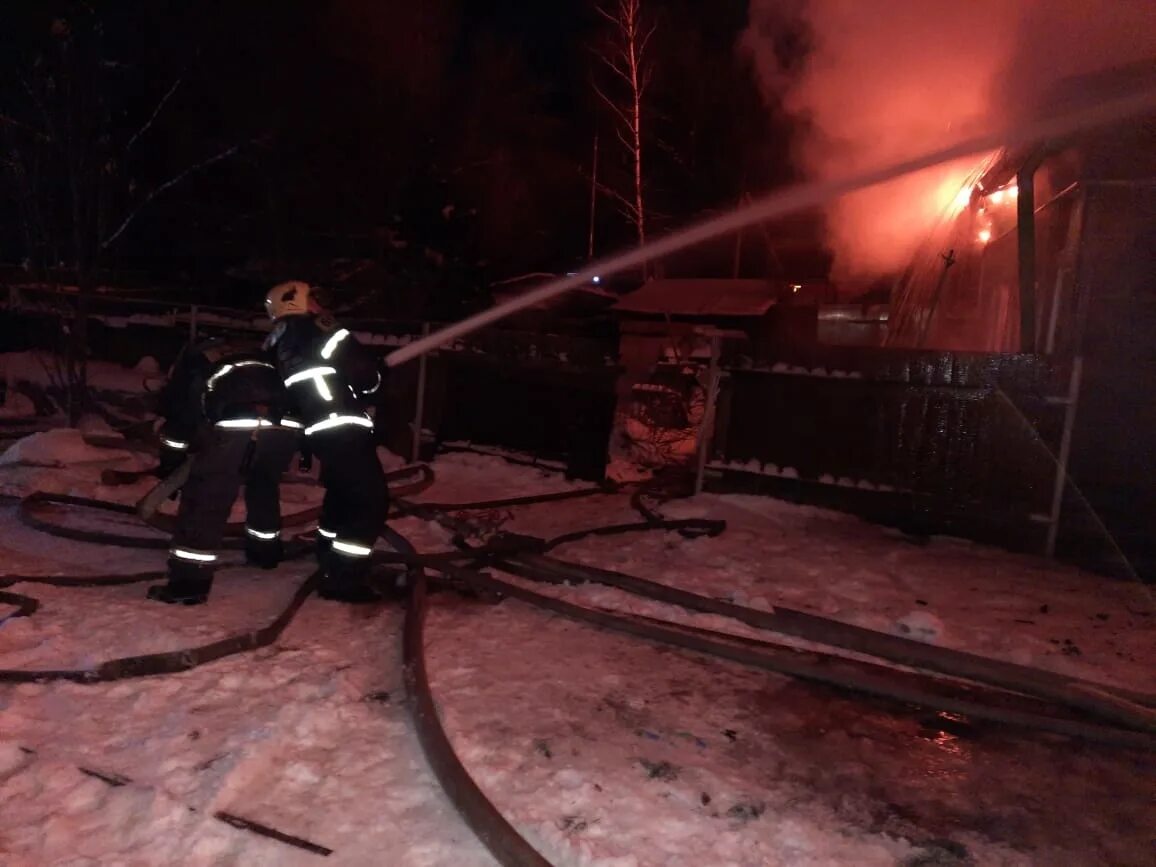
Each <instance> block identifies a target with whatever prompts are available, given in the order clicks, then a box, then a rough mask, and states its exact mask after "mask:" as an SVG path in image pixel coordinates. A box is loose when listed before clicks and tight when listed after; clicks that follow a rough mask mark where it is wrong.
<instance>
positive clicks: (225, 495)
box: [169, 428, 300, 594]
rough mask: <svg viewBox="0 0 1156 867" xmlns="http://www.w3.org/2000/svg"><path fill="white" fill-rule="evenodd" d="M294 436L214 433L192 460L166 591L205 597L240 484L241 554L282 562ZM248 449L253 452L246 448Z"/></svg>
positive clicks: (269, 431)
mask: <svg viewBox="0 0 1156 867" xmlns="http://www.w3.org/2000/svg"><path fill="white" fill-rule="evenodd" d="M299 436H300V434H299V433H297V432H296V431H292V430H283V429H279V428H261V429H259V430H257V432H256V435H255V436H254V432H253V431H252V430H228V429H222V428H213V429H212V430H211V431H210V432H209V433H208V435H207V436H206V437H205V441H204V443H203V444H202V445H201V447H200V448H199V449H198V451H197V452H196V453H195V454H194V455H193V465H192V468H191V470H190V473H189V480H188V482H186V483H185V486H184V488H183V489H182V492H181V503H180V508H179V511H178V513H177V526H176V530H175V531H174V532H173V540H172V547H171V548H170V549H169V586H170V588H172V589H173V590H177V589H178V587H177V585H180V587H179V589H181V590H185V589H187V590H189V591H192V592H197V588H199V590H200V592H201V593H204V594H207V593H208V591H209V588H210V587H211V586H212V581H213V569H214V565H215V563H216V560H217V554H216V549H217V547H218V546H219V545H220V544H221V538H222V536H224V533H225V525H226V523H228V520H229V512H230V511H231V510H232V507H233V502H234V501H235V500H236V499H237V492H238V490H239V489H240V487H241V485H242V484H243V485H244V486H245V553H246V557H247V559H248V560H249V561H250V562H251V563H254V564H256V565H260V566H266V567H269V568H271V567H272V566H275V565H276V564H277V562H279V561H280V559H281V499H280V484H281V475H282V474H283V473H284V472H285V470H286V469H287V468H288V466H289V461H290V460H291V459H292V458H293V454H294V453H295V452H296V451H297V444H298V437H299ZM250 446H252V448H251V449H250Z"/></svg>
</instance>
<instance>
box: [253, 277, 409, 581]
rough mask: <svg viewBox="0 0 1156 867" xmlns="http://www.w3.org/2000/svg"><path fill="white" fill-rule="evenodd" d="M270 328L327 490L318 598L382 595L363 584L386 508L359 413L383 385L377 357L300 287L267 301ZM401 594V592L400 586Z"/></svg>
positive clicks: (280, 288)
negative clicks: (270, 321) (272, 324)
mask: <svg viewBox="0 0 1156 867" xmlns="http://www.w3.org/2000/svg"><path fill="white" fill-rule="evenodd" d="M265 309H266V311H267V312H268V314H269V317H270V318H271V319H272V320H273V322H274V327H273V332H272V333H271V334H270V335H269V339H268V341H266V347H268V348H271V349H272V350H273V353H274V354H275V356H276V359H277V368H278V370H279V371H280V373H281V375H282V377H283V378H284V381H285V386H286V388H287V389H288V391H289V400H290V404H291V406H293V408H294V410H295V411H296V412H297V413H298V414H299V416H300V418H301V421H302V422H303V423H304V425H305V429H304V435H305V444H304V448H305V449H307V450H308V452H309V453H310V454H312V455H314V456H316V457H317V459H318V460H319V461H320V462H321V483H322V485H323V486H324V487H325V499H324V501H323V503H322V508H321V518H320V520H319V521H318V527H317V553H318V562H319V564H320V566H321V571H322V573H323V577H322V580H321V583H320V585H319V587H318V593H319V595H321V596H322V597H323V598H326V599H334V600H339V601H343V602H374V601H379V600H380V599H381V598H382V596H381V595H380V594H379V593H378V592H377V590H375V589H374V588H373V587H371V586H370V584H369V582H368V578H369V571H370V567H371V555H372V551H373V545H374V543H375V542H376V541H377V537H378V534H379V533H380V531H381V527H382V525H383V524H384V523H385V517H386V513H387V512H388V509H389V490H388V488H387V486H386V480H385V472H384V471H383V470H382V468H381V463H380V461H379V460H378V457H377V444H376V438H375V437H374V432H373V422H372V421H371V420H370V418H369V416H368V415H367V414H366V413H365V411H364V406H365V405H366V403H367V402H368V401H370V400H372V399H373V396H374V395H375V394H377V393H378V391H379V390H380V388H381V384H382V370H383V368H382V366H381V363H380V361H379V359H378V358H377V357H376V356H375V355H374V354H373V353H372V352H370V350H368V349H367V348H366V347H364V346H362V345H361V344H360V343H358V341H357V339H356V338H355V337H353V335H351V334H350V332H349V330H348V329H346V328H341V327H339V326H338V325H337V324H336V323H335V322H333V320H332V318H331V317H329V316H328V315H327V314H325V313H324V311H323V310H322V309H321V306H320V304H319V303H318V301H317V299H316V297H315V295H314V292H313V289H312V287H310V286H309V284H307V283H303V282H301V281H291V282H288V283H281V284H279V285H277V286H274V287H273V289H271V290H270V291H269V294H268V296H267V297H266V299H265ZM398 589H400V588H398Z"/></svg>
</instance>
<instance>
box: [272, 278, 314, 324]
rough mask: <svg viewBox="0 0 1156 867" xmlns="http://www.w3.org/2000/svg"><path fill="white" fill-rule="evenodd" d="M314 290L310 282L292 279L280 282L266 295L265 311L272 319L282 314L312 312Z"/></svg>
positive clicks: (295, 314)
mask: <svg viewBox="0 0 1156 867" xmlns="http://www.w3.org/2000/svg"><path fill="white" fill-rule="evenodd" d="M312 300H313V290H312V289H311V288H310V286H309V284H308V283H305V282H303V281H301V280H290V281H289V282H287V283H278V284H277V285H276V286H274V287H273V288H272V289H270V290H269V294H268V295H266V296H265V312H266V313H268V314H269V318H270V319H280V318H281V317H282V316H300V315H303V314H306V313H309V312H310V307H311V303H310V302H311V301H312Z"/></svg>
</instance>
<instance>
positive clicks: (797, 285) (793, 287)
mask: <svg viewBox="0 0 1156 867" xmlns="http://www.w3.org/2000/svg"><path fill="white" fill-rule="evenodd" d="M802 288H803V286H802V284H801V283H792V284H791V291H792V292H798V291H799V290H800V289H802Z"/></svg>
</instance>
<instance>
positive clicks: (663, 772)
mask: <svg viewBox="0 0 1156 867" xmlns="http://www.w3.org/2000/svg"><path fill="white" fill-rule="evenodd" d="M45 436H46V435H43V434H42V435H40V439H39V440H37V441H33V442H31V443H26V444H22V445H21V446H20V447H19V449H20V450H19V451H18V452H17V453H16V454H14V455H13V454H12V453H9V456H8V458H7V462H6V463H0V490H3V491H4V492H6V493H9V494H17V493H22V492H25V491H27V490H30V489H32V488H35V487H39V488H49V489H52V490H56V491H59V492H65V493H77V494H81V495H86V496H97V497H101V498H105V499H113V498H115V499H118V500H120V501H121V502H132V501H133V500H134V499H135V498H136V497H139V496H140V493H141V491H142V490H143V489H144V488H145V487H147V483H141V484H140V485H138V486H135V487H119V488H117V487H114V488H106V487H104V486H102V485H101V484H100V470H101V469H103V468H106V467H110V466H115V467H119V468H136V467H138V466H140V465H141V463H142V462H144V463H147V459H144V458H141V457H138V456H135V455H133V454H132V453H130V452H120V451H115V450H95V451H93V452H88V451H85V449H87V448H89V447H84V446H83V443H82V442H79V443H78V440H79V438H78V437H77V436H76V435H75V434H70V433H67V432H63V433H62V432H55V433H54V434H53V437H55V441H53V440H52V439H48V440H46V439H45ZM0 460H2V459H0ZM55 463H60V464H62V465H63V466H54V464H55ZM395 463H396V461H395ZM435 468H436V471H437V474H438V481H437V484H435V485H434V487H432V488H431V489H429V490H428V491H426V492H425V493H424V494H423V495H422V497H421V499H426V500H429V501H437V502H465V501H471V500H479V499H485V498H492V497H502V496H518V495H523V494H530V493H544V492H548V491H559V490H564V489H567V488H570V487H575V485H572V484H570V483H567V482H565V481H563V480H562V479H561V478H559V477H557V476H554V475H551V474H547V473H544V472H542V471H540V470H536V469H532V468H527V467H516V466H511V465H509V464H507V463H505V462H503V461H501V460H500V459H498V458H495V457H489V456H478V455H471V454H458V455H451V456H447V457H444V458H442V459H440V460H439V461H438V462H437V464H436V467H435ZM315 496H316V491H315V490H314V489H310V488H304V487H301V486H298V488H297V489H287V491H286V495H285V499H286V510H287V511H291V510H294V509H295V508H296V507H297V506H296V504H298V503H301V502H308V501H310V498H311V497H315ZM290 500H292V503H290ZM13 509H14V506H13V505H12V504H11V501H10V504H9V505H7V506H4V507H3V508H2V509H0V557H2V558H3V561H4V567H3V569H4V571H6V572H8V573H18V572H24V573H28V572H44V573H53V572H62V573H77V572H81V571H90V572H110V571H124V572H130V571H131V572H137V571H145V570H148V569H152V568H161V567H162V564H163V557H164V554H163V552H159V551H157V552H150V551H139V550H138V551H127V550H119V549H109V548H104V547H100V546H94V545H88V544H84V543H73V542H66V541H63V540H59V539H55V538H49V537H46V536H44V535H41V534H38V533H35V532H33V531H31V530H28V529H26V528H23V527H22V526H21V525H19V524H18V523H17V522H16V521H15V518H14V515H13ZM666 511H667V513H668V514H670V515H671V516H677V517H687V516H692V515H693V516H700V515H702V516H710V517H722V518H725V519H727V521H728V522H729V527H728V530H727V532H726V533H724V534H723V535H722V536H720V537H718V538H716V539H695V540H689V539H684V538H683V537H681V536H679V535H677V534H672V533H646V534H639V535H633V536H623V537H614V538H612V539H603V540H601V541H599V540H596V539H589V540H585V541H582V542H579V543H575V544H573V545H570V546H567V547H565V548H562V549H560V550H559V551H558V552H556V553H557V555H558V556H560V557H562V558H564V559H571V560H575V561H579V562H584V563H590V564H594V565H599V566H604V567H607V568H614V569H619V570H621V571H625V572H630V573H633V574H639V575H645V576H647V577H650V578H652V579H655V580H662V581H665V582H668V583H671V584H674V585H677V586H680V587H685V588H687V589H691V590H696V591H698V592H702V593H706V594H709V595H714V596H719V597H724V598H728V599H733V600H734V601H736V602H739V603H741V604H744V605H751V606H756V607H766V606H772V605H775V604H779V605H787V606H790V607H794V608H799V609H802V610H809V611H814V612H818V613H822V614H825V615H828V616H832V617H837V618H840V619H844V620H848V621H851V622H855V623H860V624H862V625H865V626H870V627H873V628H877V629H883V630H888V631H892V632H896V633H898V634H907V635H912V636H914V637H917V638H921V639H923V640H929V641H934V642H936V643H941V644H944V645H948V646H953V647H960V648H966V649H971V650H975V651H977V652H982V653H985V654H988V655H991V656H996V657H1000V658H1004V659H1010V660H1015V661H1017V662H1025V663H1029V664H1033V665H1037V666H1041V667H1047V668H1052V669H1055V670H1059V671H1065V672H1071V673H1073V674H1078V675H1080V676H1083V677H1088V678H1090V679H1095V680H1101V681H1104V682H1110V683H1119V684H1124V685H1128V686H1132V687H1135V688H1141V689H1148V690H1154V689H1156V674H1154V671H1153V666H1152V665H1151V658H1152V636H1153V620H1154V618H1153V616H1152V610H1153V605H1152V600H1151V597H1150V595H1149V594H1148V593H1147V592H1146V591H1145V590H1144V589H1143V588H1139V587H1136V586H1135V585H1125V584H1114V583H1109V582H1107V581H1105V580H1103V579H1099V578H1095V577H1092V576H1088V575H1084V574H1081V573H1079V572H1076V571H1074V570H1072V569H1069V568H1066V567H1061V566H1057V565H1055V564H1051V563H1047V562H1043V561H1039V560H1034V559H1030V558H1024V557H1018V556H1013V555H1009V554H1006V553H1001V552H998V551H993V550H990V549H987V548H983V547H980V546H975V545H970V544H967V543H962V542H959V541H954V540H946V539H937V540H933V541H932V542H931V544H929V545H927V546H923V547H919V546H915V545H912V544H910V543H909V542H907V541H905V540H904V539H902V538H901V537H899V536H897V535H895V534H893V533H890V532H888V531H885V530H881V529H879V528H877V527H873V526H870V525H867V524H864V523H861V522H859V521H857V520H855V519H853V518H849V517H846V516H841V515H836V514H833V513H829V512H824V511H820V510H816V509H810V508H805V507H799V506H793V505H786V504H783V503H779V502H775V501H772V500H765V499H756V498H750V497H715V496H704V497H701V498H699V499H697V500H694V501H685V502H680V503H673V504H669V505H668V506H667V507H666ZM62 517H63V515H62ZM67 517H70V520H75V521H79V520H81V518H80V516H79V515H71V516H67ZM471 517H472V518H474V519H477V520H479V521H480V522H481V523H483V524H485V525H486V526H488V527H491V528H499V527H500V528H502V529H507V530H513V531H517V532H525V533H534V534H537V535H543V536H551V535H555V534H557V533H561V532H565V531H569V530H573V529H578V528H582V527H590V526H596V525H600V524H606V523H612V522H618V521H628V520H633V519H635V517H636V516H635V514H634V513H633V512H632V511H631V509H630V506H629V503H628V500H627V498H626V497H625V496H622V495H614V496H611V495H599V496H595V497H591V498H588V499H578V500H568V501H561V502H557V503H552V504H544V505H537V506H526V507H515V508H510V509H498V510H492V511H490V512H488V513H485V514H478V513H475V514H473V515H472V516H471ZM112 520H114V521H118V520H124V519H120V518H115V519H112ZM396 527H397V529H399V530H400V531H401V532H402V533H404V534H405V535H407V536H408V537H410V538H411V539H412V540H413V541H414V542H415V544H417V545H418V547H419V549H422V550H441V549H444V548H445V547H447V545H448V540H449V536H448V533H447V531H446V530H444V529H443V528H442V527H440V526H438V525H436V524H434V523H431V522H428V521H425V520H421V519H417V518H407V519H404V520H401V521H398V522H397V524H396ZM308 571H309V564H308V563H307V562H301V563H294V564H286V565H285V566H284V567H282V568H281V569H280V570H278V571H277V572H275V573H265V572H256V571H253V570H249V569H245V568H227V569H224V570H222V572H221V574H220V576H219V579H218V582H217V586H216V587H215V588H214V593H213V597H212V599H211V600H210V603H209V605H208V606H205V607H202V608H192V609H184V608H176V609H174V608H172V607H168V606H160V605H155V604H153V603H150V602H147V601H145V600H144V599H143V598H142V597H143V587H141V586H128V587H119V588H103V589H84V590H81V589H59V588H49V587H42V586H38V585H31V584H26V585H16V586H15V587H14V588H13V589H14V590H15V591H17V592H26V593H29V594H31V595H34V596H36V597H38V598H39V599H41V600H42V602H43V603H44V605H43V607H42V609H41V611H40V612H38V613H37V614H36V615H35V616H33V617H32V618H28V619H13V620H7V621H3V622H2V624H0V659H2V660H3V662H2V663H0V665H3V666H4V667H11V668H15V667H23V668H41V667H43V668H47V667H56V666H76V665H83V664H87V663H91V662H94V661H99V660H102V659H107V658H111V657H115V656H122V655H127V654H136V653H142V652H150V651H156V650H168V649H174V648H178V647H182V646H189V645H193V644H202V643H205V642H207V641H210V640H212V639H214V638H218V637H221V636H224V635H227V634H231V633H235V632H238V631H242V630H247V629H251V628H253V627H254V626H258V625H261V624H263V623H265V622H267V621H268V620H269V619H270V618H271V617H273V616H274V614H275V613H276V612H277V611H278V610H279V609H280V608H281V607H282V606H283V605H284V603H285V602H286V601H287V599H288V597H289V595H290V594H291V593H292V592H293V590H294V588H295V587H296V586H297V585H298V583H299V582H300V581H301V580H303V578H304V577H305V575H306V574H307V572H308ZM552 592H562V591H552ZM564 592H566V593H567V594H568V598H575V599H577V600H580V601H582V602H583V603H584V604H596V605H599V606H604V607H612V608H619V609H623V610H631V611H639V612H641V613H647V614H652V615H654V616H662V617H672V616H676V615H675V613H674V612H672V611H670V610H669V609H667V608H666V607H665V606H661V605H657V604H651V603H646V602H639V601H638V600H636V599H633V598H630V597H626V596H624V595H623V594H621V593H619V592H617V591H613V590H610V589H606V588H597V587H580V588H572V589H569V590H566V591H564ZM7 612H8V609H4V608H0V618H3V617H4V616H5V614H6V613H7ZM677 616H679V617H682V615H677ZM401 622H402V616H401V612H400V611H399V610H398V609H397V608H393V607H387V608H370V609H358V608H350V607H347V606H342V605H338V604H335V603H329V602H324V601H320V600H317V599H311V600H310V601H308V602H307V603H306V605H305V607H304V608H303V609H302V611H301V613H300V614H299V615H298V617H297V619H296V621H295V622H294V623H293V624H292V625H291V626H290V628H289V629H288V630H287V631H286V633H285V634H284V635H283V636H282V638H281V639H280V640H279V641H278V642H277V643H276V644H275V645H274V646H273V647H270V648H267V649H265V650H263V651H259V652H257V653H255V654H252V655H247V656H239V657H233V658H230V659H227V660H223V661H221V662H219V663H215V664H213V665H209V666H206V667H203V668H200V669H197V670H194V671H191V672H188V673H185V674H180V675H173V676H166V677H154V678H146V679H141V680H131V681H124V682H120V683H113V684H107V685H92V686H80V685H70V684H45V685H25V686H3V685H0V722H2V725H0V863H3V864H5V865H8V864H12V865H34V864H35V865H40V864H64V863H68V864H85V863H92V864H97V863H100V864H105V863H119V864H141V865H145V864H175V863H180V864H190V865H200V864H203V865H233V864H235V865H252V864H258V865H259V864H279V865H280V864H288V865H296V864H310V863H315V862H318V863H319V857H320V856H318V855H315V854H310V853H308V852H304V851H302V850H299V849H296V848H292V847H289V846H287V845H285V844H283V843H279V842H276V841H273V840H268V839H265V838H262V837H259V836H256V835H254V834H252V833H249V832H246V831H242V830H237V829H234V828H231V827H229V826H228V825H225V824H223V823H222V822H219V821H216V820H214V819H213V818H212V814H213V813H214V812H216V811H220V810H224V811H227V812H230V813H234V814H237V815H240V816H243V817H245V818H247V819H251V820H255V821H258V822H261V823H264V824H266V825H269V826H272V827H274V828H276V829H278V830H280V831H282V832H285V833H288V834H292V835H295V836H298V837H302V838H305V839H308V840H310V841H312V842H314V843H317V844H320V845H323V846H326V847H329V848H330V849H332V850H334V854H333V855H331V856H330V857H329V858H328V859H326V860H327V861H328V862H329V863H336V864H350V865H359V864H389V865H415V867H416V865H431V867H432V865H447V867H448V865H473V864H479V865H481V864H490V863H492V860H491V859H490V857H489V855H488V854H487V853H486V852H485V850H484V849H483V848H482V847H481V845H480V844H479V843H478V842H477V841H476V840H475V839H474V838H473V837H472V835H471V834H470V832H469V831H468V829H467V828H466V827H465V826H464V825H463V824H462V822H461V821H460V820H459V819H458V818H457V817H456V815H455V814H454V811H453V809H452V807H451V806H450V805H449V804H448V802H447V801H446V799H445V797H444V796H443V795H442V794H441V792H440V791H439V789H438V788H437V785H436V783H435V782H434V780H433V779H432V776H431V774H430V773H429V771H428V769H427V768H426V765H425V763H424V760H423V759H422V757H421V753H420V750H419V748H418V745H417V741H416V737H415V735H414V733H413V731H412V726H411V723H410V720H409V716H408V712H407V709H406V707H405V706H404V701H403V697H404V692H403V689H402V685H401V669H400V647H399V645H400V637H399V632H400V627H401ZM694 622H696V623H703V624H705V625H709V626H711V627H712V628H728V629H732V630H734V631H738V632H741V631H743V630H742V629H740V628H739V627H737V625H736V624H733V623H728V622H727V621H724V620H722V619H720V618H696V619H694ZM427 632H428V635H427V651H428V659H429V663H430V669H431V678H432V681H433V688H434V692H435V696H436V698H437V700H438V703H439V707H440V710H441V713H442V715H443V718H444V721H445V723H446V725H447V728H448V730H449V732H450V735H451V739H452V740H453V742H454V744H455V746H456V748H457V749H458V751H459V753H460V754H461V756H462V757H463V760H464V761H465V763H466V765H467V767H468V768H469V770H470V771H471V773H472V774H473V775H474V776H475V778H476V779H477V780H478V782H479V784H480V785H481V786H482V787H483V789H484V790H485V791H486V793H487V794H488V795H489V797H491V798H492V799H493V800H494V801H495V803H496V804H497V805H498V807H499V808H500V809H501V810H502V812H503V813H504V814H505V815H506V816H507V817H509V818H510V819H511V821H513V823H514V824H515V825H516V826H517V827H518V828H519V829H520V830H521V831H522V832H523V833H525V834H526V835H527V836H528V837H529V838H530V839H531V840H533V841H534V842H535V843H536V844H537V845H539V846H540V847H541V849H542V851H543V852H544V853H545V854H546V855H547V857H548V858H549V859H550V861H551V862H553V863H557V864H565V865H577V864H581V865H599V867H604V865H605V867H644V865H646V867H649V865H654V867H659V865H677V867H681V865H688V867H689V865H696V867H697V865H704V867H705V865H735V867H738V865H742V867H748V865H749V867H755V865H760V867H761V865H820V864H879V865H891V864H903V865H912V867H913V865H917V864H920V865H932V864H937V865H948V864H969V863H974V864H1041V865H1044V864H1046V865H1052V864H1081V865H1083V864H1113V865H1116V864H1137V865H1139V864H1150V863H1153V860H1154V855H1156V850H1154V849H1153V836H1152V830H1151V829H1152V828H1153V827H1156V798H1154V797H1153V795H1154V792H1153V789H1152V782H1151V781H1152V780H1153V779H1156V761H1154V760H1153V759H1152V757H1150V756H1141V755H1138V754H1135V753H1131V752H1127V751H1123V750H1113V749H1108V748H1097V747H1092V746H1088V745H1084V744H1079V743H1074V742H1071V741H1067V740H1064V739H1060V738H1053V737H1049V736H1045V735H1039V734H1034V733H1025V732H1021V731H1014V730H1011V729H1001V728H997V727H994V726H984V725H973V724H970V723H968V722H967V721H963V720H952V719H949V718H946V717H937V716H935V715H933V714H930V713H926V712H918V711H912V710H910V709H907V708H902V707H892V706H888V705H885V704H883V703H881V702H868V701H863V700H860V699H858V698H854V697H850V696H847V695H843V694H839V693H836V692H833V691H831V690H827V689H822V688H819V687H816V686H811V685H808V684H805V683H801V682H798V681H794V680H791V679H788V678H785V677H779V676H776V675H771V674H768V673H766V672H760V671H752V670H748V669H745V668H743V667H740V666H737V665H732V664H730V663H724V662H721V661H718V660H713V659H706V658H702V657H697V656H693V655H689V654H685V653H682V652H679V651H675V650H672V649H669V648H663V647H658V646H654V645H651V644H647V643H644V642H640V641H636V640H632V639H629V638H625V637H621V636H618V635H613V634H609V633H605V632H601V631H598V630H594V629H592V628H590V627H587V626H584V625H581V624H577V623H573V622H570V621H567V620H564V619H561V618H558V617H554V616H551V615H547V614H544V613H542V612H539V611H537V610H535V609H532V608H529V607H528V606H525V605H523V604H520V603H516V602H509V601H508V602H503V603H501V604H499V605H487V604H483V603H479V602H474V601H467V600H464V599H461V598H460V597H457V596H454V595H451V594H447V593H442V594H437V595H435V596H433V597H432V601H431V613H430V619H429V623H428V627H427ZM27 750H34V751H35V752H34V753H29V752H26V751H27ZM78 766H83V767H86V768H89V769H92V770H96V771H99V772H102V773H105V774H117V775H121V776H124V777H128V778H130V779H131V780H133V782H132V783H130V784H128V785H125V786H121V787H110V786H109V785H108V784H107V783H105V782H102V781H101V780H98V779H95V778H93V777H91V776H87V775H85V774H82V773H81V772H79V771H78V770H77V767H78Z"/></svg>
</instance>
